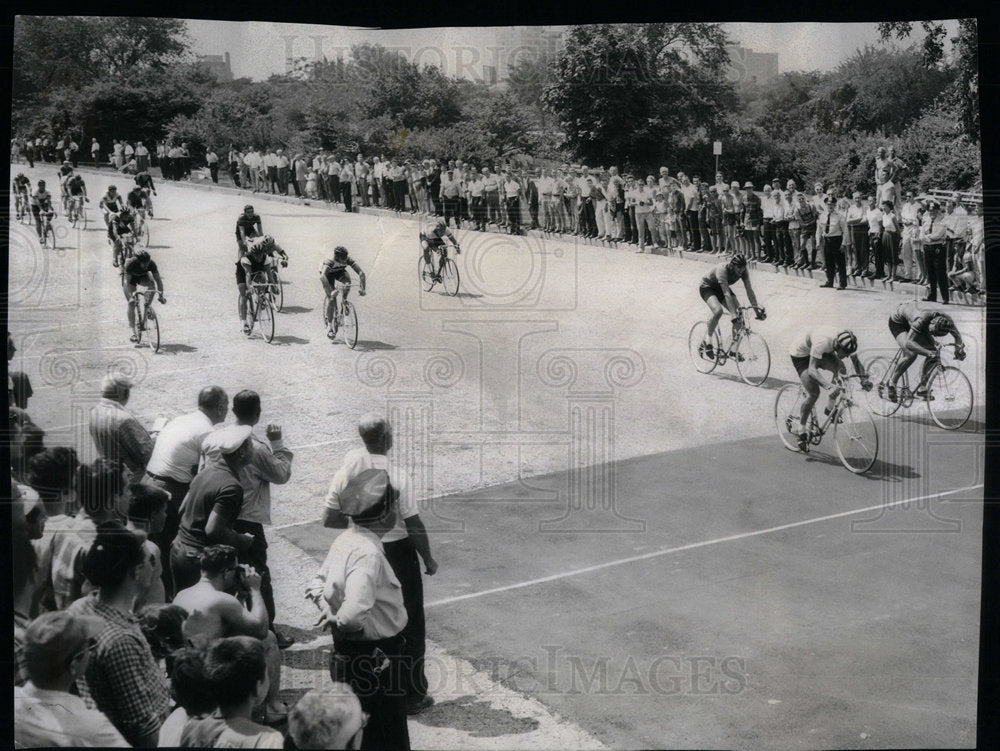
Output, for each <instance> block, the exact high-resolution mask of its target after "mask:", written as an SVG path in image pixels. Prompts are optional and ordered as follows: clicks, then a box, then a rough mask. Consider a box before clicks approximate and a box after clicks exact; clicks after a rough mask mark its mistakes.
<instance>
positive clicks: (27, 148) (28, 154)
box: [24, 138, 97, 169]
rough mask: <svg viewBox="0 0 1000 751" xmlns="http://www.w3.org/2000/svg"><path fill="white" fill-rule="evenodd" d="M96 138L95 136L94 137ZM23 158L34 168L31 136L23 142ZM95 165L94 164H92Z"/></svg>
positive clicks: (33, 148) (33, 145)
mask: <svg viewBox="0 0 1000 751" xmlns="http://www.w3.org/2000/svg"><path fill="white" fill-rule="evenodd" d="M94 140H95V141H96V140H97V139H96V138H95V139H94ZM24 158H25V159H27V160H28V166H29V167H31V169H34V168H35V141H34V139H32V138H29V139H27V140H26V141H25V142H24ZM94 166H95V167H96V166H97V165H96V164H95V165H94Z"/></svg>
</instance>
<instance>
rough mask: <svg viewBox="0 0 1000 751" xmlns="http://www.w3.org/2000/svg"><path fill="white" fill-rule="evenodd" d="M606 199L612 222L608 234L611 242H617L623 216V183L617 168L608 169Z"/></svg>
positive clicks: (620, 236)
mask: <svg viewBox="0 0 1000 751" xmlns="http://www.w3.org/2000/svg"><path fill="white" fill-rule="evenodd" d="M607 198H608V205H609V206H610V207H611V217H612V221H613V226H612V227H610V228H609V231H608V234H609V235H610V237H611V239H612V240H616V241H618V240H621V239H622V221H623V219H624V216H625V181H624V180H622V178H621V176H620V175H619V174H618V168H617V167H608V190H607ZM668 199H669V197H668Z"/></svg>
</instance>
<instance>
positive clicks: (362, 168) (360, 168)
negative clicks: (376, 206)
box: [354, 154, 371, 208]
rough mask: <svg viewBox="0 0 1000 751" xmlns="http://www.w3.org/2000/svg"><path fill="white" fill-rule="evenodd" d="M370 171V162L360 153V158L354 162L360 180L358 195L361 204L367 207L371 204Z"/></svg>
mask: <svg viewBox="0 0 1000 751" xmlns="http://www.w3.org/2000/svg"><path fill="white" fill-rule="evenodd" d="M370 172H371V170H370V168H369V166H368V163H367V162H366V161H364V160H363V159H362V158H361V154H358V158H357V160H356V161H355V162H354V176H355V178H357V181H358V197H359V198H360V199H361V205H362V206H364V207H366V208H367V207H368V206H370V205H371V199H370V198H369V195H368V181H369V176H370Z"/></svg>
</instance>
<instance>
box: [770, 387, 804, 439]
mask: <svg viewBox="0 0 1000 751" xmlns="http://www.w3.org/2000/svg"><path fill="white" fill-rule="evenodd" d="M801 406H802V388H801V387H800V386H799V385H798V384H794V383H790V384H788V385H787V386H785V387H784V388H782V389H781V391H779V392H778V396H777V398H776V399H775V400H774V424H775V427H776V428H777V430H778V437H779V438H780V439H781V442H782V443H783V444H784V445H785V448H787V449H788V450H789V451H798V450H799V436H798V433H797V432H793V431H795V430H797V427H798V423H799V415H800V410H801Z"/></svg>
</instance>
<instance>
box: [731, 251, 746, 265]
mask: <svg viewBox="0 0 1000 751" xmlns="http://www.w3.org/2000/svg"><path fill="white" fill-rule="evenodd" d="M729 263H730V265H732V266H746V265H747V259H746V257H745V256H743V255H741V254H739V253H737V254H736V255H735V256H733V257H732V258H730V259H729Z"/></svg>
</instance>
